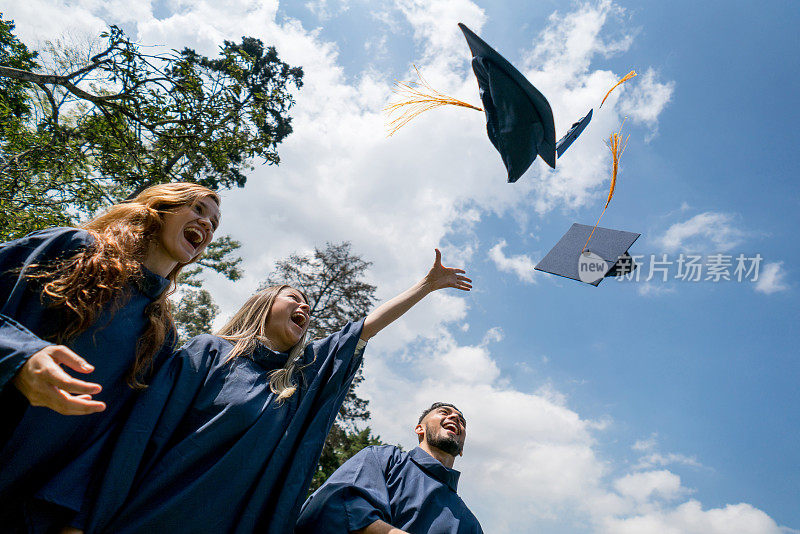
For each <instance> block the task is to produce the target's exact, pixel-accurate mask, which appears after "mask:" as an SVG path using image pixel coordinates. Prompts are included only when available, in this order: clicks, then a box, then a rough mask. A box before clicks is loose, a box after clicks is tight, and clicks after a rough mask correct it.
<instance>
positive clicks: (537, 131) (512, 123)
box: [458, 23, 592, 182]
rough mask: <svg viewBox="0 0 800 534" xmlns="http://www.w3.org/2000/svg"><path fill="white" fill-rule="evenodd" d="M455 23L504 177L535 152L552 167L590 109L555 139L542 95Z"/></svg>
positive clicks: (520, 169) (512, 177)
mask: <svg viewBox="0 0 800 534" xmlns="http://www.w3.org/2000/svg"><path fill="white" fill-rule="evenodd" d="M458 26H459V28H461V31H462V32H464V37H466V39H467V44H468V45H469V49H470V50H471V51H472V70H473V71H474V72H475V77H476V78H477V79H478V86H479V88H480V96H481V101H482V102H483V109H484V111H485V113H486V130H487V133H488V134H489V139H490V140H491V141H492V144H493V145H494V146H495V148H496V149H497V151H498V152H500V156H501V157H502V159H503V163H504V164H505V166H506V170H508V181H509V182H516V181H517V180H518V179H519V177H520V176H522V175H523V174H524V173H525V171H526V170H528V167H530V165H531V163H533V160H534V159H536V156H537V155H539V156H540V157H541V158H542V159H543V160H544V161H545V163H547V164H548V165H550V167H552V168H555V167H556V157H560V156H561V154H563V153H564V151H565V150H566V149H567V148H568V147H569V146H570V145H571V144H572V142H573V141H574V140H575V139H576V138H577V137H578V136H579V135H580V134H581V132H582V131H583V130H584V128H586V125H588V124H589V121H591V120H592V111H589V113H588V114H587V115H586V116H585V117H583V118H582V119H581V120H579V121H578V122H576V123H575V124H573V125H572V127H571V128H570V130H569V131H568V132H567V134H566V135H565V136H564V137H562V138H561V139H560V140H559V141H558V143H556V128H555V122H554V120H553V111H552V110H551V109H550V104H549V103H548V102H547V99H546V98H545V97H544V95H543V94H542V93H540V92H539V91H538V90H537V89H536V88H535V87H534V86H533V84H531V82H529V81H528V79H527V78H525V76H523V75H522V73H521V72H519V71H518V70H517V69H516V68H514V66H513V65H512V64H511V63H509V62H508V61H507V60H506V59H505V58H504V57H503V56H501V55H500V54H498V53H497V51H495V50H494V49H493V48H492V47H491V46H489V45H488V44H486V42H484V41H483V40H482V39H481V38H480V37H478V36H477V35H475V33H473V32H472V30H470V29H469V28H467V27H466V26H465V25H464V24H462V23H459V24H458Z"/></svg>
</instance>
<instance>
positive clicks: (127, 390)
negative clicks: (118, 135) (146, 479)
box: [0, 183, 219, 532]
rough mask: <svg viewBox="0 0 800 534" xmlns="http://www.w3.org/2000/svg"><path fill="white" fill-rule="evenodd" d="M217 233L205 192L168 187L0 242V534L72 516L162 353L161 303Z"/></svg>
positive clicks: (169, 333)
mask: <svg viewBox="0 0 800 534" xmlns="http://www.w3.org/2000/svg"><path fill="white" fill-rule="evenodd" d="M218 223H219V197H218V196H217V195H216V194H215V193H214V192H213V191H211V190H209V189H207V188H205V187H202V186H199V185H196V184H188V183H174V184H164V185H157V186H154V187H150V188H148V189H146V190H144V191H143V192H142V193H140V194H139V195H138V196H136V197H135V198H134V199H132V200H130V201H127V202H123V203H120V204H117V205H115V206H112V207H111V208H110V209H109V210H108V211H106V212H105V213H103V214H101V215H99V216H98V217H96V218H95V219H93V220H91V221H89V222H88V223H86V224H85V225H84V226H83V227H81V228H51V229H48V230H42V231H39V232H34V233H32V234H30V235H28V236H27V237H24V238H22V239H18V240H16V241H10V242H7V243H2V244H0V449H2V452H0V457H2V458H3V461H2V467H0V530H2V531H4V532H6V531H14V530H15V529H16V530H20V529H28V528H29V529H32V530H33V531H36V530H37V529H39V528H40V527H41V528H42V529H44V530H46V529H47V528H48V525H50V524H51V522H54V524H63V520H64V518H69V517H71V516H72V515H74V513H75V512H76V511H77V510H79V509H80V506H81V502H82V495H83V492H84V491H85V486H86V481H87V480H88V478H89V476H88V475H89V472H90V471H91V470H92V465H93V464H94V462H95V460H96V458H97V456H98V453H99V451H100V450H101V449H102V446H103V443H104V442H105V441H106V440H107V438H108V436H109V435H110V434H111V433H112V431H113V430H114V429H115V427H116V425H117V424H118V423H119V422H120V421H121V420H122V419H123V417H124V416H125V415H127V411H128V410H129V409H130V406H131V404H132V401H133V399H134V396H135V395H136V394H137V392H138V391H139V390H141V389H143V388H144V387H145V383H146V380H147V378H148V376H149V374H150V372H151V370H152V369H153V368H154V367H157V366H158V365H159V364H160V363H162V362H163V361H164V359H165V356H166V355H169V354H171V352H172V350H173V347H172V340H174V334H173V330H174V327H173V321H172V315H171V313H170V308H169V305H168V302H167V300H166V299H167V296H168V294H169V292H170V290H171V288H172V287H173V286H174V283H175V279H176V277H177V275H178V273H179V272H180V270H181V269H182V268H183V267H184V266H185V265H187V264H189V263H191V262H193V261H194V260H195V259H197V258H198V256H199V255H200V254H201V253H202V252H203V250H204V249H205V247H206V246H207V245H208V243H209V242H210V241H211V239H212V237H213V234H214V230H215V229H216V227H217V225H218ZM74 373H81V374H82V375H85V378H86V380H80V379H78V378H76V377H75V376H74Z"/></svg>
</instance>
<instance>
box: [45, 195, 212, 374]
mask: <svg viewBox="0 0 800 534" xmlns="http://www.w3.org/2000/svg"><path fill="white" fill-rule="evenodd" d="M207 197H210V198H212V199H213V200H214V201H215V202H216V203H217V204H219V197H218V196H217V194H216V193H214V192H213V191H212V190H210V189H208V188H206V187H203V186H201V185H197V184H191V183H171V184H160V185H155V186H152V187H149V188H147V189H145V190H144V191H142V192H141V193H139V194H138V195H137V196H136V197H135V198H133V199H132V200H128V201H125V202H122V203H120V204H115V205H114V206H111V207H110V208H109V209H108V210H107V211H105V212H104V213H102V214H100V215H98V216H97V217H95V218H94V219H92V220H90V221H88V222H87V223H86V224H84V225H83V226H82V228H83V229H85V230H86V231H88V232H89V233H90V234H91V235H92V236H93V237H94V244H93V245H92V246H90V247H88V248H86V249H83V250H81V251H80V252H78V253H77V254H75V255H74V256H72V257H71V258H68V259H67V260H66V261H63V262H61V263H59V264H56V265H55V266H46V265H44V266H39V267H38V268H37V269H35V270H34V273H33V274H31V275H30V276H31V277H34V278H38V279H42V280H47V282H46V283H45V284H44V288H43V290H42V298H43V299H45V298H46V300H47V304H48V306H50V307H52V308H61V309H63V310H64V312H65V313H66V314H67V316H68V317H69V319H68V320H67V321H66V325H65V327H64V328H63V329H62V330H61V331H59V332H58V333H57V334H56V335H55V337H56V341H57V342H58V343H65V342H68V341H69V340H71V339H74V338H75V337H77V336H78V335H79V334H80V333H82V332H83V331H85V330H86V329H87V328H89V326H91V325H92V324H93V323H94V322H95V321H96V320H97V318H98V315H99V314H100V313H101V311H102V310H103V308H104V307H105V306H106V305H108V304H110V305H111V306H112V308H111V310H112V313H116V311H117V310H118V309H119V308H120V307H121V306H123V305H124V303H125V298H126V297H128V296H129V293H128V285H129V284H130V282H131V281H132V280H135V279H136V278H138V277H141V276H143V271H142V262H143V261H144V260H145V257H146V256H147V251H148V249H149V246H150V244H151V243H152V242H153V241H154V240H156V239H158V238H159V234H160V232H161V229H162V228H163V225H164V221H163V218H164V215H165V214H167V213H170V212H173V211H175V210H177V209H179V208H181V207H183V206H187V205H192V204H194V203H196V202H199V201H200V200H202V199H204V198H207ZM195 259H196V258H193V259H192V261H194V260H195ZM185 265H187V264H184V263H181V264H178V265H177V266H176V267H175V268H174V269H173V270H172V272H171V273H169V275H168V276H167V278H168V279H169V280H170V282H171V283H170V286H169V288H168V290H166V291H164V292H163V293H162V294H161V295H159V297H158V298H157V299H156V300H155V301H153V302H151V303H150V304H148V305H147V307H146V308H145V312H144V313H145V315H146V316H147V319H148V324H147V327H146V329H145V331H144V332H143V333H142V335H141V336H139V340H138V343H137V347H136V359H135V361H134V363H133V365H132V366H131V369H130V371H129V372H128V384H129V385H130V386H131V387H132V388H134V389H142V388H145V387H147V386H146V384H145V383H144V379H145V377H146V375H147V374H148V372H149V370H150V367H151V366H152V363H153V358H154V357H155V355H156V353H157V352H158V350H159V349H160V348H161V345H162V344H163V343H164V339H165V338H166V336H167V332H171V331H173V330H174V329H175V326H174V322H173V319H172V311H171V309H170V305H169V301H168V300H167V297H168V296H169V295H170V294H171V293H172V292H173V291H174V290H175V280H176V278H177V276H178V273H179V272H180V270H181V269H182V268H183V267H184V266H185Z"/></svg>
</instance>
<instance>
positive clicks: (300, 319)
mask: <svg viewBox="0 0 800 534" xmlns="http://www.w3.org/2000/svg"><path fill="white" fill-rule="evenodd" d="M291 319H292V322H293V323H294V324H296V325H297V326H299V327H300V328H304V327H305V326H306V323H308V316H307V315H306V314H305V313H303V312H301V311H299V310H298V311H296V312H294V313H293V314H292V316H291Z"/></svg>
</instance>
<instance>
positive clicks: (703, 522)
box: [601, 500, 783, 534]
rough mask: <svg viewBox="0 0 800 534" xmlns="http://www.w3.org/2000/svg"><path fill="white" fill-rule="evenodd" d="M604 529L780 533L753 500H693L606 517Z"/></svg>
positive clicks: (623, 533)
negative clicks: (707, 505) (715, 503)
mask: <svg viewBox="0 0 800 534" xmlns="http://www.w3.org/2000/svg"><path fill="white" fill-rule="evenodd" d="M601 532H605V533H608V534H733V533H736V534H780V533H781V532H783V529H781V528H780V527H778V525H777V524H775V521H773V520H772V519H771V518H770V517H769V516H768V515H767V514H765V513H764V512H762V511H761V510H758V509H757V508H754V507H752V506H751V505H749V504H744V503H741V504H733V505H732V504H729V505H727V506H725V507H724V508H712V509H709V510H703V509H702V506H701V504H700V503H699V502H698V501H695V500H690V501H687V502H685V503H683V504H681V505H680V506H678V507H676V508H670V509H666V510H654V511H651V512H650V513H647V514H641V515H636V516H633V517H627V518H610V519H608V520H606V521H604V523H603V526H602V530H601Z"/></svg>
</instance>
